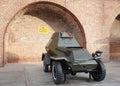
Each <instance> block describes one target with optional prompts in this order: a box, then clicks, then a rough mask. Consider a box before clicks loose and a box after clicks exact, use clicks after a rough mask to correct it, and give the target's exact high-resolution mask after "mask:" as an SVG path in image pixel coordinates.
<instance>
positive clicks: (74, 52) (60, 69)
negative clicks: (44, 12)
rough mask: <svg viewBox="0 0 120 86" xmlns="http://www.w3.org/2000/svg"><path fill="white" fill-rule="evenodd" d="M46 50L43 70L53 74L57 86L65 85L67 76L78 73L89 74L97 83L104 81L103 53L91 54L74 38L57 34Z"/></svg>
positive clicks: (62, 33) (53, 36)
mask: <svg viewBox="0 0 120 86" xmlns="http://www.w3.org/2000/svg"><path fill="white" fill-rule="evenodd" d="M45 48H46V51H47V53H43V54H42V60H43V70H44V72H48V71H51V72H52V77H53V81H54V83H55V84H61V83H64V82H65V81H66V74H71V75H76V73H78V72H85V73H89V76H92V78H93V79H94V80H95V81H102V80H104V78H105V75H106V69H105V66H104V64H103V62H102V61H101V60H100V56H101V54H102V52H101V51H96V52H95V53H92V54H90V53H89V52H88V51H87V50H86V49H84V48H83V47H82V46H80V45H79V43H78V42H77V41H76V39H75V38H74V36H72V35H69V34H67V33H65V32H56V33H54V34H53V35H52V37H51V39H50V40H49V42H48V44H47V46H46V47H45Z"/></svg>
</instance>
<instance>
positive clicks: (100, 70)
mask: <svg viewBox="0 0 120 86" xmlns="http://www.w3.org/2000/svg"><path fill="white" fill-rule="evenodd" d="M97 62H98V66H97V69H96V71H95V72H92V73H91V75H92V77H93V79H94V80H95V81H102V80H104V78H105V76H106V70H105V66H104V64H103V62H102V61H100V60H99V61H97Z"/></svg>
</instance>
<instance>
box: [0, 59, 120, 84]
mask: <svg viewBox="0 0 120 86" xmlns="http://www.w3.org/2000/svg"><path fill="white" fill-rule="evenodd" d="M105 65H106V70H107V76H106V78H105V80H103V81H101V82H95V81H93V80H89V79H88V74H85V73H78V74H77V75H76V76H71V75H67V82H66V83H65V84H61V85H63V86H120V61H112V62H109V63H105ZM0 86H56V85H55V84H54V83H53V80H52V76H51V73H44V72H43V70H42V62H40V63H34V64H33V63H32V64H31V63H27V64H17V63H9V64H6V65H5V67H4V68H0Z"/></svg>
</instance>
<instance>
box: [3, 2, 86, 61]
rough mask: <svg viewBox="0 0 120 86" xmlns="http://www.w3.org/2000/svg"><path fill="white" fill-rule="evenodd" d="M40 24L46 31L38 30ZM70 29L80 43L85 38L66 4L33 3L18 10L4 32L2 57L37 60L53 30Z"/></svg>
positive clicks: (9, 59) (8, 59) (84, 42)
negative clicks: (65, 6) (63, 5)
mask: <svg viewBox="0 0 120 86" xmlns="http://www.w3.org/2000/svg"><path fill="white" fill-rule="evenodd" d="M41 27H44V28H47V29H48V33H45V34H43V33H40V32H39V29H40V28H41ZM61 31H66V32H71V33H73V34H74V35H75V37H76V39H77V40H78V42H79V43H80V45H82V46H83V47H86V39H85V34H84V30H83V27H82V25H81V24H80V22H79V21H78V19H77V18H76V17H75V16H74V15H73V14H72V13H71V12H70V11H69V10H67V9H66V8H64V7H62V6H60V5H58V4H55V3H51V2H39V3H33V4H30V5H28V6H26V7H25V8H23V9H22V10H20V11H19V12H18V13H17V14H16V15H15V17H14V18H12V20H11V21H10V23H9V25H8V27H7V30H6V32H5V36H4V39H5V42H4V57H5V60H6V61H7V62H36V61H40V58H41V54H42V53H43V52H45V49H44V48H45V45H46V43H47V42H48V40H49V39H50V37H51V35H52V34H53V33H54V32H61Z"/></svg>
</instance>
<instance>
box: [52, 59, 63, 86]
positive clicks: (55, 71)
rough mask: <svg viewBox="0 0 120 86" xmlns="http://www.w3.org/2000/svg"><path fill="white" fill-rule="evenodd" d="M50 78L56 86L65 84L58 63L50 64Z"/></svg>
mask: <svg viewBox="0 0 120 86" xmlns="http://www.w3.org/2000/svg"><path fill="white" fill-rule="evenodd" d="M52 77H53V81H54V83H55V84H57V85H58V84H62V83H64V82H65V74H64V72H63V69H62V66H61V63H60V62H59V61H54V62H53V64H52Z"/></svg>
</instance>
